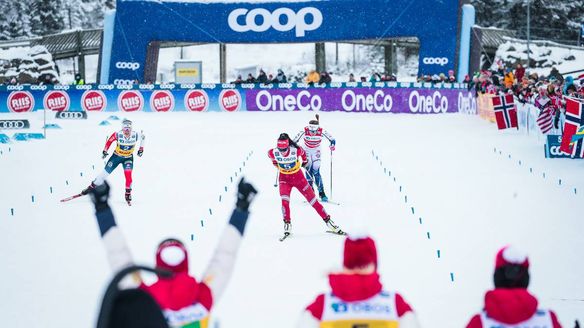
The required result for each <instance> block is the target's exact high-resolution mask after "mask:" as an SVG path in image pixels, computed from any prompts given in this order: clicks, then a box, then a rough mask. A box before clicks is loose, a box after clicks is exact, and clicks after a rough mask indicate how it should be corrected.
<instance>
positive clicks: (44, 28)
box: [31, 0, 66, 36]
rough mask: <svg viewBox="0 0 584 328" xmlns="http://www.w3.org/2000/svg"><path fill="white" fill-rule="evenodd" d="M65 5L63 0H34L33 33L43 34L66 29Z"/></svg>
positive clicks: (32, 5) (32, 6)
mask: <svg viewBox="0 0 584 328" xmlns="http://www.w3.org/2000/svg"><path fill="white" fill-rule="evenodd" d="M63 7H64V4H63V0H32V3H31V9H32V10H31V12H32V15H31V31H32V33H33V34H34V35H39V36H41V35H47V34H53V33H58V32H60V31H62V30H63V29H65V21H66V20H65V17H64V14H63V12H64V10H63Z"/></svg>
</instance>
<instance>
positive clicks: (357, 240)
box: [343, 235, 377, 269]
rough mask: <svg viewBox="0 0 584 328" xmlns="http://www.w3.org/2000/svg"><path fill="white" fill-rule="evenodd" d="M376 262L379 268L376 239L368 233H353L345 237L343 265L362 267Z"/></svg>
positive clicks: (352, 267)
mask: <svg viewBox="0 0 584 328" xmlns="http://www.w3.org/2000/svg"><path fill="white" fill-rule="evenodd" d="M369 264H374V265H375V268H377V247H376V246H375V241H373V239H371V237H369V236H366V235H352V236H349V237H347V239H345V251H344V256H343V266H344V267H345V268H347V269H356V268H362V267H365V266H367V265H369Z"/></svg>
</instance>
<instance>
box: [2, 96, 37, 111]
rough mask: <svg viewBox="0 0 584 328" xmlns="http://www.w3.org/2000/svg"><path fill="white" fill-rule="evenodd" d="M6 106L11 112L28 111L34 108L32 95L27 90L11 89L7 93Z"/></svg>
mask: <svg viewBox="0 0 584 328" xmlns="http://www.w3.org/2000/svg"><path fill="white" fill-rule="evenodd" d="M6 102H7V104H6V105H7V106H8V109H10V111H11V112H14V113H24V112H30V111H32V110H33V108H34V97H33V96H32V94H31V93H30V92H28V91H13V92H11V93H10V94H9V95H8V99H7V101H6Z"/></svg>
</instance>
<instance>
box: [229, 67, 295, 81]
mask: <svg viewBox="0 0 584 328" xmlns="http://www.w3.org/2000/svg"><path fill="white" fill-rule="evenodd" d="M232 83H233V84H242V83H259V84H270V83H288V78H287V77H286V74H284V71H283V70H282V69H278V72H277V73H276V76H274V75H273V74H266V72H265V71H264V70H263V69H260V73H259V74H258V76H257V77H254V76H253V75H252V74H251V73H249V74H247V78H246V79H245V80H244V79H243V77H242V76H241V74H240V75H237V79H235V81H233V82H232Z"/></svg>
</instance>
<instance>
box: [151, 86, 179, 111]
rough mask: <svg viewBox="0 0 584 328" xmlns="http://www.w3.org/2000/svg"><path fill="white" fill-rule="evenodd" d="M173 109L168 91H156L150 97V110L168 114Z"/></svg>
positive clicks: (172, 100) (172, 97)
mask: <svg viewBox="0 0 584 328" xmlns="http://www.w3.org/2000/svg"><path fill="white" fill-rule="evenodd" d="M173 108H174V96H173V95H172V93H171V92H170V91H168V90H156V91H154V92H152V95H150V109H152V111H154V112H170V111H172V110H173Z"/></svg>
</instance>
